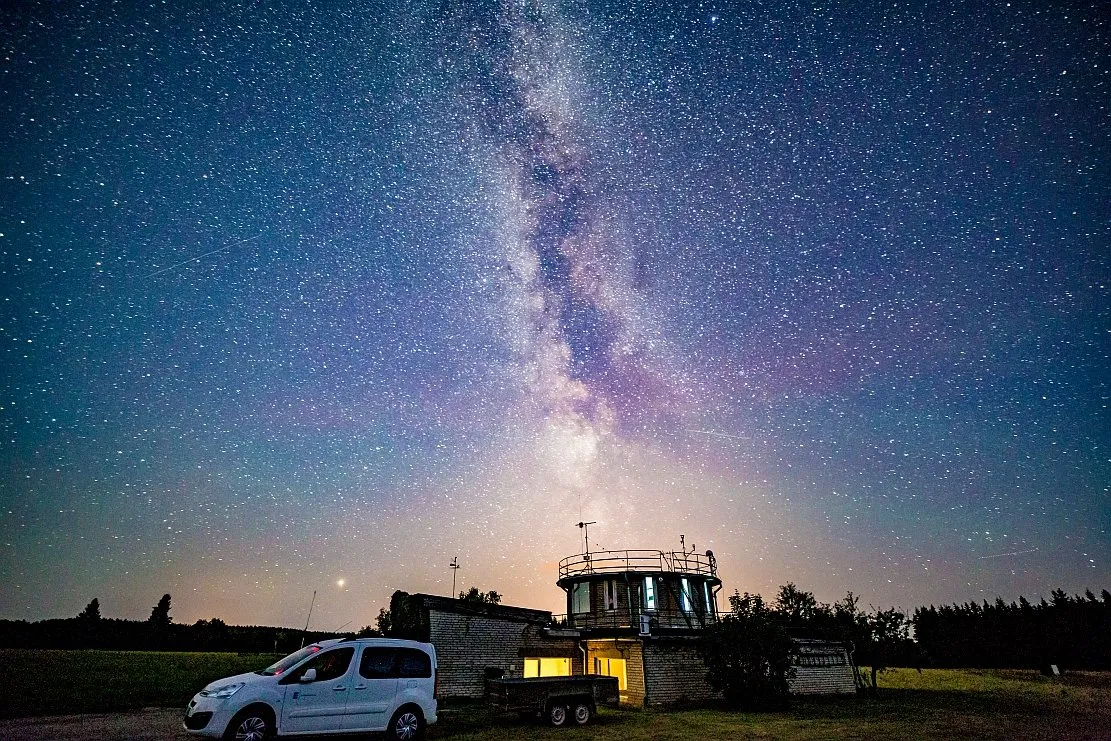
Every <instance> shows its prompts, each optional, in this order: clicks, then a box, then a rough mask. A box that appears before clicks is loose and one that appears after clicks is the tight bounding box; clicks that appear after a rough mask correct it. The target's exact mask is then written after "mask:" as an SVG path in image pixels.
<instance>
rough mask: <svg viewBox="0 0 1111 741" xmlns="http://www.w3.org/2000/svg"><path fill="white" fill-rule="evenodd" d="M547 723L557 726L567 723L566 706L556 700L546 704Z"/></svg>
mask: <svg viewBox="0 0 1111 741" xmlns="http://www.w3.org/2000/svg"><path fill="white" fill-rule="evenodd" d="M548 723H549V724H551V725H553V726H555V727H556V728H559V727H560V726H565V725H567V706H566V705H560V704H559V703H558V702H556V703H552V704H551V705H549V706H548Z"/></svg>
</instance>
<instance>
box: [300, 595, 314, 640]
mask: <svg viewBox="0 0 1111 741" xmlns="http://www.w3.org/2000/svg"><path fill="white" fill-rule="evenodd" d="M315 604H316V590H315V589H314V590H312V602H310V603H309V615H308V617H306V618H305V629H304V630H302V631H301V648H304V647H305V637H306V636H307V635H308V632H309V621H310V620H312V608H313V605H315Z"/></svg>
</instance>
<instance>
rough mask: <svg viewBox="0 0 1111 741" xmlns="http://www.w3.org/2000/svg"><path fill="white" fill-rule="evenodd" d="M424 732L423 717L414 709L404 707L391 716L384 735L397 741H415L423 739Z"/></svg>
mask: <svg viewBox="0 0 1111 741" xmlns="http://www.w3.org/2000/svg"><path fill="white" fill-rule="evenodd" d="M424 731H425V726H424V715H422V714H421V712H420V711H419V710H417V709H416V708H411V707H406V708H401V709H400V710H398V711H397V712H396V713H394V714H393V719H392V720H391V721H390V728H389V730H388V731H387V732H386V734H387V737H388V738H392V739H396V740H397V741H415V740H416V739H422V738H424Z"/></svg>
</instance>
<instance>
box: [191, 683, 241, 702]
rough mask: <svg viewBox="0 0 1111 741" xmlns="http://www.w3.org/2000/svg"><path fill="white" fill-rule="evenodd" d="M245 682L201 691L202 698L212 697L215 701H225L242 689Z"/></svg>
mask: <svg viewBox="0 0 1111 741" xmlns="http://www.w3.org/2000/svg"><path fill="white" fill-rule="evenodd" d="M245 684H246V682H235V683H234V684H225V685H224V686H223V687H215V688H213V689H210V690H201V696H202V697H212V698H215V699H217V700H226V699H227V698H229V697H231V696H232V695H234V694H235V693H236V692H238V691H239V690H241V689H243V686H244V685H245Z"/></svg>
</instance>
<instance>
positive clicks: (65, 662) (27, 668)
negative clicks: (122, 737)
mask: <svg viewBox="0 0 1111 741" xmlns="http://www.w3.org/2000/svg"><path fill="white" fill-rule="evenodd" d="M277 658H278V657H276V656H272V655H269V654H265V655H259V654H251V655H243V656H239V655H237V654H228V653H172V652H165V653H162V652H153V651H31V650H19V649H2V650H0V666H3V667H4V674H5V677H6V681H5V683H4V684H5V688H4V691H3V692H2V693H0V717H4V718H11V717H18V716H25V715H57V714H63V713H94V712H110V711H115V710H130V709H135V708H143V707H151V706H163V707H180V708H184V707H185V705H186V703H188V702H189V698H191V697H192V696H193V695H194V694H196V693H197V691H198V690H199V689H201V688H202V687H204V686H205V685H206V684H208V683H209V682H211V681H212V680H214V679H219V678H220V677H227V676H230V675H232V674H241V673H243V672H247V671H254V670H255V669H262V668H264V667H266V666H268V665H270V664H272V663H274V661H276V660H277Z"/></svg>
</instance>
